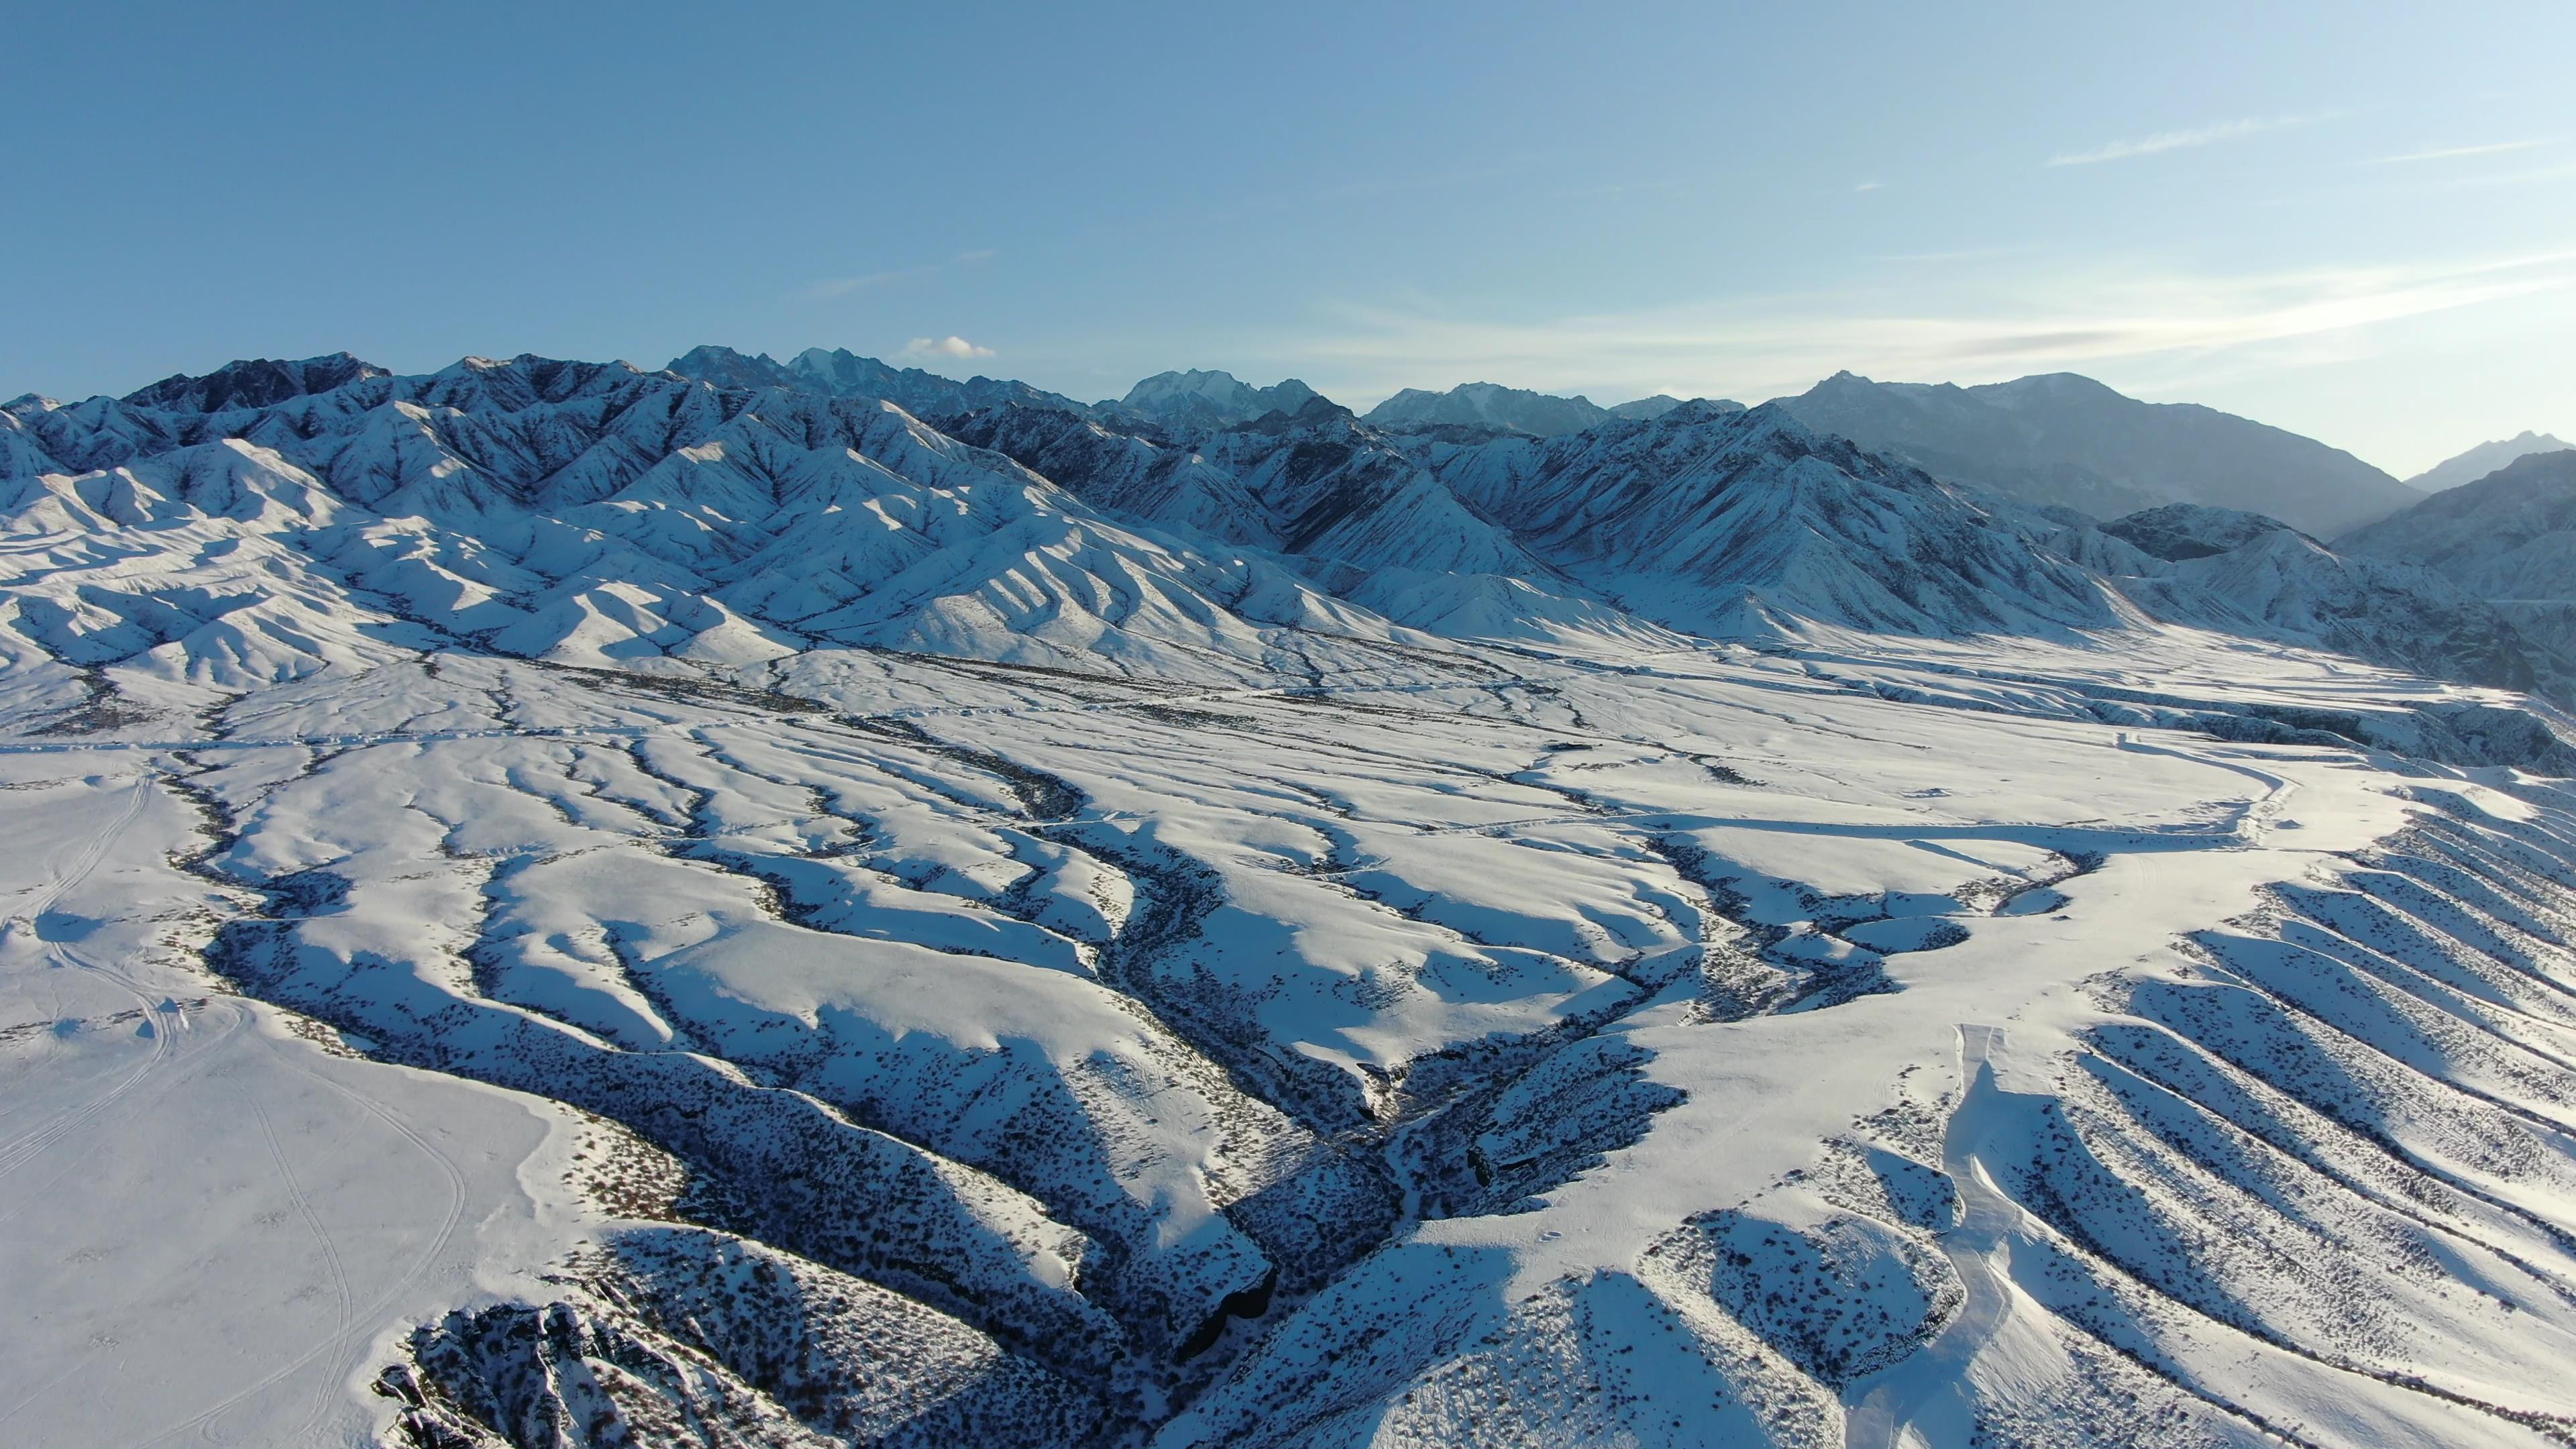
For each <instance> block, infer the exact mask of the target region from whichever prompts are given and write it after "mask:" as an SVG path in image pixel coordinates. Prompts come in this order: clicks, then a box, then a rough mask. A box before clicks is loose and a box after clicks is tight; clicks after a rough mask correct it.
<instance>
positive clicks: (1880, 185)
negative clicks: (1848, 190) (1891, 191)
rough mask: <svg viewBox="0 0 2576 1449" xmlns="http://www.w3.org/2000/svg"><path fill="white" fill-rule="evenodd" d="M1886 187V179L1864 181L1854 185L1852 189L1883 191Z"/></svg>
mask: <svg viewBox="0 0 2576 1449" xmlns="http://www.w3.org/2000/svg"><path fill="white" fill-rule="evenodd" d="M1886 188H1887V183H1886V182H1884V181H1864V182H1861V183H1860V184H1859V185H1857V186H1854V187H1853V188H1852V190H1854V191H1883V190H1885V189H1886Z"/></svg>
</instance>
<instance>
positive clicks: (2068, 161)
mask: <svg viewBox="0 0 2576 1449" xmlns="http://www.w3.org/2000/svg"><path fill="white" fill-rule="evenodd" d="M2325 119H2327V117H2325V116H2323V115H2314V116H2247V117H2244V118H2243V119H2241V120H2234V121H2220V122H2218V123H2217V124H2215V125H2209V126H2194V127H2191V128H2189V129H2187V130H2180V131H2158V132H2156V133H2155V134H2154V135H2152V136H2140V137H2137V138H2135V139H2132V140H2126V141H2112V142H2109V143H2106V144H2104V145H2100V146H2096V147H2094V148H2093V149H2091V150H2089V151H2061V152H2059V153H2057V154H2056V155H2054V156H2051V157H2049V158H2048V164H2049V165H2051V166H2098V165H2100V164H2102V163H2103V162H2105V161H2127V160H2130V159H2131V158H2133V157H2138V156H2154V155H2159V154H2161V153H2163V152H2166V151H2183V150H2188V149H2190V148H2192V147H2194V146H2214V145H2216V144H2218V143H2219V142H2221V141H2235V140H2240V139H2242V138H2244V137H2246V136H2258V135H2261V134H2262V133H2264V132H2266V131H2286V130H2291V129H2293V128H2296V127H2299V126H2313V125H2315V124H2316V123H2317V122H2319V121H2322V120H2325Z"/></svg>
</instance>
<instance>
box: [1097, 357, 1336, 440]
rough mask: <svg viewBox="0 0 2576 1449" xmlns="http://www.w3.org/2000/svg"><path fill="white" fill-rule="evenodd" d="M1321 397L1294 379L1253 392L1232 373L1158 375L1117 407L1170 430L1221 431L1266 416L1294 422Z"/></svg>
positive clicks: (1194, 371) (1194, 370)
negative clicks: (1280, 416) (1282, 415)
mask: <svg viewBox="0 0 2576 1449" xmlns="http://www.w3.org/2000/svg"><path fill="white" fill-rule="evenodd" d="M1318 396H1319V394H1318V393H1317V392H1316V391H1315V390H1314V389H1313V388H1311V387H1308V386H1307V385H1306V384H1305V383H1303V382H1300V381H1299V380H1297V379H1296V378H1293V377H1291V378H1287V379H1284V380H1282V381H1280V382H1275V383H1272V384H1271V385H1270V386H1268V387H1254V386H1252V385H1251V384H1249V383H1246V382H1244V381H1242V380H1241V379H1239V378H1237V377H1236V376H1235V375H1234V374H1233V373H1230V372H1217V371H1201V370H1199V369H1197V368H1192V369H1190V370H1189V371H1186V372H1158V373H1156V374H1154V375H1153V376H1152V377H1149V378H1146V379H1144V380H1143V381H1141V382H1139V383H1137V384H1136V385H1135V386H1134V387H1131V388H1129V389H1128V390H1127V396H1126V397H1124V398H1122V399H1120V400H1119V401H1118V402H1117V403H1115V404H1103V405H1102V406H1103V407H1112V406H1114V407H1116V408H1119V409H1122V410H1124V411H1127V412H1131V413H1139V414H1142V415H1144V416H1145V417H1147V418H1149V419H1151V420H1153V421H1155V422H1157V423H1161V424H1164V425H1166V426H1169V427H1184V428H1221V427H1226V426H1229V425H1231V424H1234V423H1241V422H1249V421H1251V420H1252V419H1254V418H1258V417H1263V416H1265V415H1267V414H1270V413H1286V414H1288V415H1290V416H1292V417H1293V416H1295V415H1296V414H1297V412H1298V411H1299V410H1300V409H1302V408H1304V407H1305V406H1306V405H1307V404H1308V403H1310V402H1312V401H1314V400H1315V399H1316V398H1317V397H1318Z"/></svg>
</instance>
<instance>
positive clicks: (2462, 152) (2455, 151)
mask: <svg viewBox="0 0 2576 1449" xmlns="http://www.w3.org/2000/svg"><path fill="white" fill-rule="evenodd" d="M2543 144H2546V143H2544V142H2543V141H2541V140H2539V139H2538V138H2534V139H2532V140H2528V141H2489V142H2487V143H2486V144H2485V145H2482V146H2436V147H2433V148H2432V149H2430V150H2424V151H2407V152H2403V153H2401V154H2399V155H2395V156H2376V157H2373V158H2371V162H2370V164H2371V165H2373V166H2403V165H2405V164H2406V163H2408V162H2410V161H2455V160H2458V159H2460V158H2462V157H2467V156H2497V155H2501V154H2503V153H2504V152H2507V151H2528V150H2530V149H2531V148H2532V147H2534V146H2539V145H2543Z"/></svg>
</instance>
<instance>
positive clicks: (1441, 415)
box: [1361, 382, 1611, 437]
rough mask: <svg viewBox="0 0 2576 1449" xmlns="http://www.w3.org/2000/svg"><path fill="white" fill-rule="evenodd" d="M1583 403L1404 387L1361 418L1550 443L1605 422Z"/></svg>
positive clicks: (1467, 386) (1501, 390) (1503, 392)
mask: <svg viewBox="0 0 2576 1449" xmlns="http://www.w3.org/2000/svg"><path fill="white" fill-rule="evenodd" d="M1610 416H1611V414H1610V410H1609V409H1607V408H1605V407H1602V406H1601V405H1599V404H1598V403H1595V402H1594V401H1592V399H1590V398H1588V397H1579V396H1578V397H1558V396H1556V395H1554V394H1550V393H1543V392H1533V391H1531V390H1530V389H1528V388H1519V387H1506V386H1504V385H1503V384H1501V383H1498V382H1466V383H1460V384H1459V385H1458V386H1456V387H1453V388H1450V389H1448V390H1447V391H1445V392H1432V391H1429V390H1427V389H1424V388H1418V387H1408V388H1406V389H1404V390H1403V391H1401V392H1399V393H1397V394H1396V395H1395V396H1393V397H1390V398H1388V399H1387V400H1386V401H1384V402H1382V403H1379V404H1378V405H1377V406H1376V407H1373V408H1371V409H1369V410H1368V411H1367V412H1366V413H1364V414H1362V415H1361V421H1363V422H1366V423H1369V424H1371V425H1373V426H1377V427H1386V428H1407V427H1444V426H1446V427H1471V428H1487V429H1491V430H1493V431H1496V432H1506V433H1530V434H1534V435H1536V436H1539V437H1554V436H1557V435H1558V434H1562V433H1579V432H1582V431H1583V430H1584V429H1586V428H1592V427H1597V426H1599V425H1600V424H1602V423H1604V422H1607V421H1608V420H1609V419H1610Z"/></svg>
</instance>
